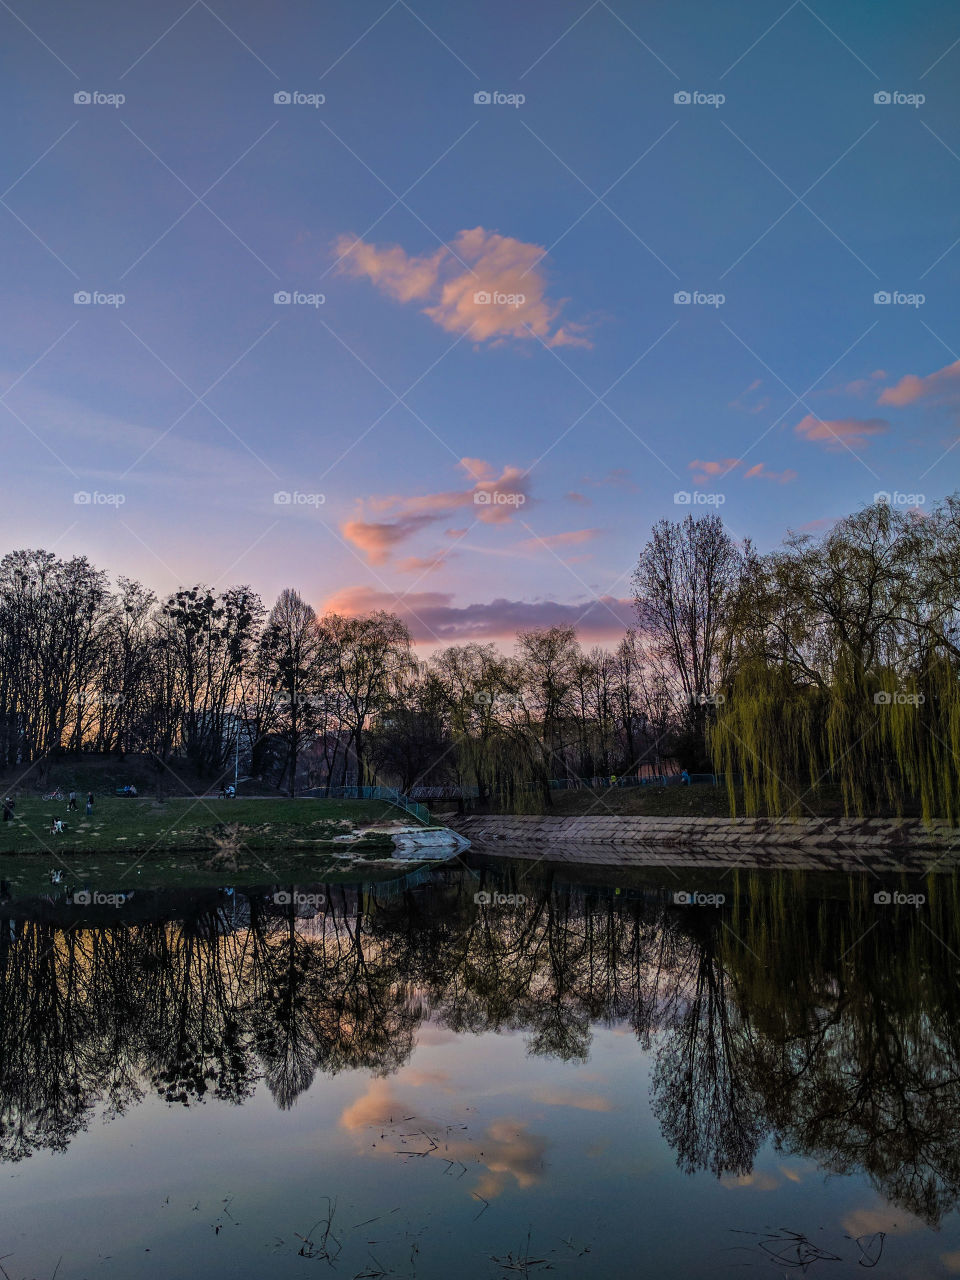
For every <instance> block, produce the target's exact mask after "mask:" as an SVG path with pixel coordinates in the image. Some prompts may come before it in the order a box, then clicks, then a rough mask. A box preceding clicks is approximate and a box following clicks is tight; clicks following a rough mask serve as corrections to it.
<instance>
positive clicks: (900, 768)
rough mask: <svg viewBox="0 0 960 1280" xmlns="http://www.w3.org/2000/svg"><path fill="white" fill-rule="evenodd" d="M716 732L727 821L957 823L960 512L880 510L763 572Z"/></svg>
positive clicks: (747, 605)
mask: <svg viewBox="0 0 960 1280" xmlns="http://www.w3.org/2000/svg"><path fill="white" fill-rule="evenodd" d="M739 616H740V620H741V626H740V632H739V637H738V646H737V654H736V657H735V659H734V661H733V663H732V664H731V672H730V675H729V678H728V681H727V686H726V689H725V693H724V697H723V700H722V701H719V705H718V708H717V714H716V716H715V718H714V719H713V722H712V723H711V725H710V726H709V741H710V750H711V755H712V758H713V761H714V766H715V768H717V769H718V771H722V772H724V773H725V774H726V779H727V787H728V791H729V794H730V802H731V806H732V810H733V811H734V812H736V807H737V804H738V800H739V796H738V791H737V784H738V782H739V781H740V780H741V779H742V797H743V801H742V802H743V808H744V810H745V811H746V812H747V813H748V814H756V813H760V812H764V811H765V812H768V813H770V814H772V815H780V814H785V813H789V814H793V815H796V814H802V813H804V812H807V813H809V812H811V811H812V810H813V803H812V800H811V795H812V793H815V792H816V789H817V788H819V787H821V786H824V785H827V784H830V785H833V786H836V787H838V788H839V790H840V794H841V797H842V800H843V805H844V809H845V812H846V813H848V814H850V815H857V816H864V815H866V814H869V813H872V812H875V811H876V810H877V809H878V808H883V809H892V810H893V811H894V812H897V813H902V812H904V810H905V809H906V808H907V807H909V806H919V809H920V812H921V814H922V816H923V818H924V820H925V821H928V820H930V819H931V818H933V817H942V818H946V819H948V820H949V821H951V822H955V821H956V820H957V819H958V817H960V648H958V622H960V507H958V504H957V502H956V500H955V499H948V500H947V501H946V502H945V503H943V504H941V505H940V506H939V507H937V508H934V510H933V511H932V513H931V514H930V515H929V516H926V517H924V518H923V519H922V520H921V519H920V518H918V517H917V516H916V515H915V514H914V513H898V512H894V511H892V510H891V509H890V507H889V506H888V505H886V504H883V503H880V504H877V505H876V506H874V507H870V508H867V509H866V510H865V511H863V512H859V513H857V515H855V516H851V517H849V518H848V519H847V520H845V521H841V522H840V523H839V524H838V525H837V526H836V527H835V528H834V529H833V530H831V532H830V533H829V534H828V535H827V536H826V537H825V538H824V539H823V540H822V541H821V542H819V543H814V542H813V541H812V540H811V539H808V538H796V539H792V540H790V541H789V542H788V544H787V547H786V550H785V551H781V552H776V553H774V554H773V555H771V556H768V557H762V558H758V560H757V562H756V564H755V565H754V566H753V572H752V576H751V578H750V580H749V581H748V582H747V583H745V585H744V588H743V592H742V596H741V600H740V615H739Z"/></svg>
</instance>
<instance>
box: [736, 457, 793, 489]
mask: <svg viewBox="0 0 960 1280" xmlns="http://www.w3.org/2000/svg"><path fill="white" fill-rule="evenodd" d="M743 478H744V480H775V481H776V482H777V484H789V482H790V481H791V480H796V478H797V473H796V471H791V470H790V468H789V467H788V468H787V469H786V470H785V471H770V470H768V469H767V467H766V465H765V464H764V463H762V462H758V463H757V464H756V466H753V467H751V468H750V469H749V470H748V471H745V472H744V473H743Z"/></svg>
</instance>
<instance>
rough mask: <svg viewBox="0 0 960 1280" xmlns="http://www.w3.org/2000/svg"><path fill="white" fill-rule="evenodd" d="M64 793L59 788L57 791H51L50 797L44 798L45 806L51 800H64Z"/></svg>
mask: <svg viewBox="0 0 960 1280" xmlns="http://www.w3.org/2000/svg"><path fill="white" fill-rule="evenodd" d="M62 799H63V792H62V791H61V789H60V788H59V787H57V788H56V790H55V791H51V792H50V794H49V795H45V796H44V797H43V801H44V804H48V803H49V802H50V801H51V800H62Z"/></svg>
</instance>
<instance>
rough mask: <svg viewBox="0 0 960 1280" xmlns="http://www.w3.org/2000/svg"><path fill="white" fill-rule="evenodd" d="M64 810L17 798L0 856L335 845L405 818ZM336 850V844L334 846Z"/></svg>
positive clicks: (280, 804)
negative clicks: (358, 831) (60, 828)
mask: <svg viewBox="0 0 960 1280" xmlns="http://www.w3.org/2000/svg"><path fill="white" fill-rule="evenodd" d="M78 804H79V806H80V807H79V812H77V813H68V812H67V802H66V800H61V801H49V800H42V799H40V798H39V797H31V796H20V797H18V799H17V802H16V811H15V815H14V818H13V820H12V821H10V822H3V823H0V855H5V854H26V853H47V854H50V855H58V856H60V857H65V856H67V855H73V854H78V853H79V854H88V853H90V852H92V851H95V852H98V853H107V852H109V853H112V854H116V855H119V856H121V857H122V856H123V855H125V854H135V855H137V856H138V857H140V856H143V855H146V856H148V857H150V858H153V857H161V856H163V855H164V854H169V853H186V852H197V853H208V854H215V853H218V852H219V851H221V850H224V849H237V848H240V849H249V850H257V851H269V850H289V851H296V850H298V849H301V850H309V849H323V848H326V849H328V850H332V849H334V848H337V847H338V846H337V845H334V844H333V843H332V842H333V840H334V837H336V836H341V835H346V834H348V833H349V832H351V831H353V830H354V829H355V828H357V827H364V826H369V825H371V824H375V823H383V822H398V821H400V822H403V823H404V824H409V823H410V822H412V821H413V819H412V818H410V817H409V816H408V815H407V814H405V813H403V812H402V811H401V810H400V809H397V808H395V807H394V806H393V805H389V804H385V803H383V802H382V801H378V800H370V801H366V800H362V801H357V800H289V799H262V800H253V799H237V800H216V799H206V798H197V797H193V798H190V797H182V796H180V797H175V798H171V799H167V800H157V799H154V798H151V797H137V798H136V799H132V798H129V797H121V796H98V797H97V798H96V800H95V802H94V807H93V815H92V817H89V818H88V817H87V816H86V814H85V812H84V804H83V796H82V795H81V797H80V799H79V800H78ZM53 817H57V818H61V819H62V820H63V823H64V826H65V828H66V829H65V831H64V832H63V834H62V835H51V834H50V820H51V818H53ZM364 844H365V845H366V846H367V847H368V848H375V847H378V846H379V847H383V848H389V847H390V842H389V841H388V840H385V839H384V838H383V837H381V838H380V839H379V840H376V839H374V838H371V839H368V840H366V841H364ZM339 847H340V848H341V849H342V846H339Z"/></svg>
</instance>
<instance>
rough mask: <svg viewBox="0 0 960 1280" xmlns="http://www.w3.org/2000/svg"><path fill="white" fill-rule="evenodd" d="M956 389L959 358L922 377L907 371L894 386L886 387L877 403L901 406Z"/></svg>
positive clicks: (958, 387)
mask: <svg viewBox="0 0 960 1280" xmlns="http://www.w3.org/2000/svg"><path fill="white" fill-rule="evenodd" d="M957 391H960V360H954V362H953V364H948V365H946V366H945V367H944V368H943V369H938V370H937V371H936V372H935V373H928V374H927V375H926V377H924V378H918V377H917V376H916V374H913V373H908V374H907V375H906V377H904V378H901V379H900V381H899V382H898V383H897V385H896V386H895V387H887V389H886V391H883V392H882V393H881V395H880V399H879V400H878V401H877V403H878V404H892V405H896V406H897V407H898V408H902V407H903V406H904V405H905V404H914V403H916V401H917V400H929V399H931V398H932V397H934V396H944V395H949V394H951V393H956V392H957Z"/></svg>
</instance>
